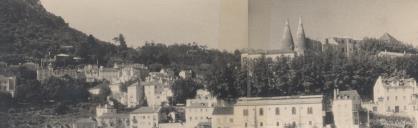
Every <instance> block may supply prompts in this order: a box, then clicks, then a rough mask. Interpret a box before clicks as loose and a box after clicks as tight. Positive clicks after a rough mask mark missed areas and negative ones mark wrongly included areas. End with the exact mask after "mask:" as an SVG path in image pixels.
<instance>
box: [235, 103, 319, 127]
mask: <svg viewBox="0 0 418 128" xmlns="http://www.w3.org/2000/svg"><path fill="white" fill-rule="evenodd" d="M276 108H278V111H279V112H278V113H276ZM308 108H312V113H308ZM292 109H295V110H296V112H295V113H292ZM244 111H248V112H244ZM261 111H263V112H261ZM244 113H247V115H244ZM323 116H324V112H323V110H322V103H320V104H292V105H268V104H266V105H260V106H253V105H248V106H234V119H235V120H234V127H235V128H244V127H250V128H254V127H280V128H284V127H285V126H289V125H292V124H295V125H296V126H298V127H304V128H309V127H322V126H323Z"/></svg>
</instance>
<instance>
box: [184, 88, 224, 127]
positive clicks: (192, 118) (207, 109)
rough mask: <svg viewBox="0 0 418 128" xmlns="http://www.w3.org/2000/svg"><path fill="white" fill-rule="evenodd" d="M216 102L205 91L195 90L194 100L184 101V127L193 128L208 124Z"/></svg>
mask: <svg viewBox="0 0 418 128" xmlns="http://www.w3.org/2000/svg"><path fill="white" fill-rule="evenodd" d="M216 105H217V100H216V98H215V97H213V96H212V95H211V94H210V92H209V91H207V90H202V89H201V90H197V92H196V98H195V99H188V100H187V101H186V108H185V111H186V114H185V117H186V127H187V128H195V127H198V125H199V124H202V123H205V124H210V123H211V119H212V114H213V110H214V107H215V106H216Z"/></svg>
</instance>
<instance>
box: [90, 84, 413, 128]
mask: <svg viewBox="0 0 418 128" xmlns="http://www.w3.org/2000/svg"><path fill="white" fill-rule="evenodd" d="M373 96H374V99H373V101H362V99H361V96H360V95H359V94H358V93H357V91H355V90H346V91H339V90H338V89H335V90H334V92H333V96H332V98H331V102H330V103H329V105H330V106H331V107H330V108H329V109H327V103H326V102H325V101H326V99H325V97H324V96H323V95H307V96H280V97H242V98H239V99H238V100H237V101H236V103H234V104H227V103H225V102H222V101H221V100H218V99H217V98H216V97H214V96H212V95H211V93H210V92H209V91H207V90H198V91H197V95H196V97H195V98H194V99H188V100H187V101H186V105H185V106H176V107H177V108H180V109H182V110H184V111H183V112H184V119H183V120H178V119H173V121H165V120H166V119H167V117H170V118H179V117H178V112H179V111H178V110H174V111H170V112H167V111H163V109H164V108H165V107H167V106H161V105H149V106H145V107H140V108H138V109H135V110H133V111H131V112H127V113H117V112H116V109H115V108H113V107H111V105H104V106H100V107H98V108H97V122H96V124H97V125H98V126H101V127H112V126H116V124H118V123H122V125H123V126H124V127H126V128H167V127H170V128H287V127H298V128H322V127H332V126H335V127H337V128H359V127H363V126H368V125H369V124H368V123H369V122H368V121H369V119H368V115H362V114H361V113H363V114H364V113H373V114H377V115H386V116H400V117H407V118H410V119H415V120H416V119H418V117H417V115H418V102H417V101H418V92H417V85H416V81H415V79H413V78H402V77H386V76H380V77H379V78H378V79H377V80H376V83H375V85H374V90H373ZM147 100H152V99H148V98H147ZM173 113H175V114H173ZM327 113H332V114H331V115H332V116H331V117H332V122H328V121H327V120H329V117H328V116H329V114H327ZM120 125H121V124H118V125H117V126H120ZM415 125H416V124H415ZM415 127H416V126H415Z"/></svg>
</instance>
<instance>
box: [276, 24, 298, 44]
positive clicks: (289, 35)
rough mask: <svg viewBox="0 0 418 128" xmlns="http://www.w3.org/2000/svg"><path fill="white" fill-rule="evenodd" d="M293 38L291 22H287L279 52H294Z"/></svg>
mask: <svg viewBox="0 0 418 128" xmlns="http://www.w3.org/2000/svg"><path fill="white" fill-rule="evenodd" d="M293 48H294V46H293V37H292V33H291V32H290V27H289V21H288V20H286V24H285V26H284V30H283V36H282V40H281V41H280V43H279V44H278V50H281V51H293Z"/></svg>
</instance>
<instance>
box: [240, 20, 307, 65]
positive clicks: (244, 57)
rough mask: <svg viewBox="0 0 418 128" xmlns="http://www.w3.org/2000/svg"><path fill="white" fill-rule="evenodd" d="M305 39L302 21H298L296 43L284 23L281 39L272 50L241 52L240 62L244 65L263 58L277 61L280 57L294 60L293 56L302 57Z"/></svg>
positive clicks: (288, 27) (287, 25)
mask: <svg viewBox="0 0 418 128" xmlns="http://www.w3.org/2000/svg"><path fill="white" fill-rule="evenodd" d="M306 49H307V48H306V37H305V31H304V29H303V24H302V19H299V27H298V30H297V32H296V43H295V42H294V41H293V36H292V33H291V30H290V26H289V22H288V21H286V24H285V26H284V30H283V35H282V39H281V41H280V42H278V43H276V45H275V46H274V48H273V49H272V50H247V51H242V54H241V61H242V63H244V64H246V63H248V61H251V60H254V59H257V58H261V57H262V56H265V57H266V58H268V59H272V60H277V59H278V58H281V57H287V58H294V57H295V56H303V55H304V54H305V51H306Z"/></svg>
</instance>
